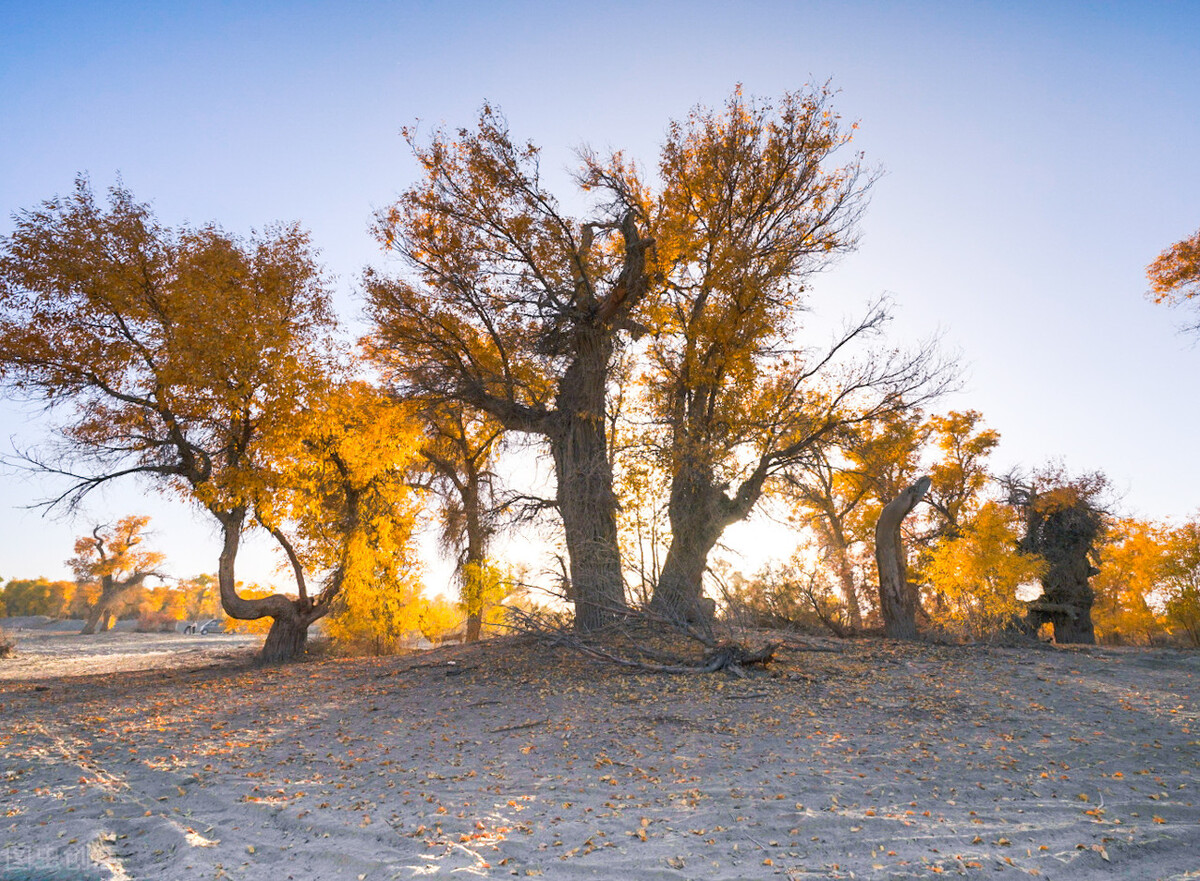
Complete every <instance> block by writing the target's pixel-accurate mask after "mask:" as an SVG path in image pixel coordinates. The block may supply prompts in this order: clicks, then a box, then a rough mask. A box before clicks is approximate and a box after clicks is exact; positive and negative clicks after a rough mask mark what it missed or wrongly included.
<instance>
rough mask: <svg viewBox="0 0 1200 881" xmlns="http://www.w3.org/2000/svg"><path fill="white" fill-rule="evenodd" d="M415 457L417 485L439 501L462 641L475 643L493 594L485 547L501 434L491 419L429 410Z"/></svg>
mask: <svg viewBox="0 0 1200 881" xmlns="http://www.w3.org/2000/svg"><path fill="white" fill-rule="evenodd" d="M425 422H426V430H425V433H426V441H425V444H424V446H423V447H422V449H421V458H422V459H423V460H424V461H425V463H426V464H427V466H428V472H427V473H428V480H426V481H423V485H424V486H425V487H426V488H427V489H429V490H431V491H432V492H433V493H435V494H436V495H437V497H438V498H439V500H440V509H441V518H442V546H443V548H444V549H446V550H448V551H450V552H451V553H452V554H453V555H454V563H455V566H454V571H455V575H456V576H457V578H458V581H459V595H460V599H461V601H462V605H463V609H464V611H465V612H466V613H467V629H466V641H467V642H476V641H478V640H479V635H480V629H481V627H482V624H483V617H484V611H485V610H484V606H485V605H486V604H487V602H488V601H489V599H494V597H489V596H488V594H489V593H492V594H494V591H493V590H489V588H490V587H491V586H492V585H493V582H494V581H495V578H494V573H493V572H492V571H491V569H490V567H489V565H488V555H487V551H488V543H489V542H490V540H491V538H492V535H493V533H494V532H495V528H496V523H495V521H496V517H497V514H498V512H499V505H498V504H497V502H496V500H495V496H494V478H495V475H494V474H493V472H492V470H491V465H492V461H493V459H494V457H495V454H496V447H497V445H498V444H499V441H500V437H501V434H502V432H503V429H502V428H501V427H500V426H499V425H498V424H497V423H496V422H495V420H493V419H490V418H487V417H485V416H479V415H476V414H473V413H471V412H469V411H467V410H465V409H464V408H463V407H461V406H453V405H448V404H443V405H441V406H437V405H434V406H432V407H431V408H429V409H427V411H426V413H425Z"/></svg>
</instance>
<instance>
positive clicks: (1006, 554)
mask: <svg viewBox="0 0 1200 881" xmlns="http://www.w3.org/2000/svg"><path fill="white" fill-rule="evenodd" d="M1013 520H1014V518H1013V511H1012V509H1011V508H1008V507H1007V506H1005V505H1002V504H1000V503H998V502H994V501H989V502H985V503H984V504H983V505H982V507H980V509H979V511H978V512H977V513H976V514H975V515H974V516H973V517H971V518H970V520H969V521H967V522H966V523H965V524H963V525H961V526H959V527H958V528H957V529H956V530H955V532H954V534H953V535H949V536H947V537H946V538H945V539H944V540H943V541H941V542H939V543H938V544H937V545H936V546H935V547H934V548H933V549H932V550H931V551H930V553H929V557H928V559H927V560H926V561H925V565H924V567H923V568H924V575H925V577H926V578H928V580H929V585H930V587H931V588H932V589H933V590H935V591H937V593H938V595H939V597H940V599H941V602H940V603H939V604H938V606H937V611H936V614H935V617H934V621H935V623H937V624H939V625H941V626H942V627H946V628H948V629H951V630H957V631H960V632H961V633H963V634H965V635H967V636H969V637H972V638H975V639H987V638H990V637H993V636H995V635H996V634H997V633H1000V632H1002V631H1004V630H1005V629H1007V628H1008V627H1009V626H1010V625H1011V624H1012V622H1013V621H1014V620H1015V619H1016V618H1017V616H1019V615H1020V613H1021V612H1022V611H1024V604H1023V603H1021V601H1020V600H1019V599H1018V598H1017V588H1018V587H1019V586H1020V585H1021V584H1024V583H1026V582H1029V581H1033V580H1035V579H1037V578H1040V577H1041V576H1042V575H1043V574H1044V572H1045V569H1046V562H1045V560H1043V559H1042V558H1040V557H1037V556H1034V555H1031V554H1022V553H1019V552H1018V551H1017V550H1016V548H1017V543H1018V540H1019V538H1020V536H1019V535H1018V532H1017V524H1016V523H1014V522H1013Z"/></svg>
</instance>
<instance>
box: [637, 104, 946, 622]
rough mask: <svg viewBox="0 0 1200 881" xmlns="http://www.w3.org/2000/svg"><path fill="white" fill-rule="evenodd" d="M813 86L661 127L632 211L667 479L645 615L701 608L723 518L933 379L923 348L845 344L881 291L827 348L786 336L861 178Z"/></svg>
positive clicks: (857, 196) (865, 178)
mask: <svg viewBox="0 0 1200 881" xmlns="http://www.w3.org/2000/svg"><path fill="white" fill-rule="evenodd" d="M829 99H830V91H829V90H828V89H827V88H822V89H810V90H806V91H802V92H797V93H792V94H786V95H784V96H783V98H782V99H780V101H779V102H778V106H777V107H776V106H773V105H771V104H770V103H765V102H755V101H752V100H747V99H745V98H744V97H743V96H742V94H741V92H740V90H738V91H735V92H734V94H733V95H732V96H731V97H730V98H729V100H728V101H727V102H726V104H725V107H724V108H723V109H722V110H719V111H713V110H710V109H707V108H697V109H696V110H693V111H692V113H691V114H690V115H689V116H688V118H687V119H686V120H685V121H683V122H676V123H674V124H672V126H671V127H670V130H669V133H668V137H667V142H666V144H665V145H664V147H663V150H662V155H661V159H660V163H659V172H660V176H661V178H662V181H663V184H662V190H661V193H660V194H659V196H658V197H657V199H656V200H655V201H654V203H653V205H652V206H651V207H648V208H647V209H646V213H647V215H648V216H650V217H651V222H650V229H651V232H652V234H653V236H654V238H655V241H656V242H657V246H658V258H659V268H660V271H661V272H662V276H663V283H662V285H661V286H660V287H658V288H656V290H655V296H654V297H653V298H652V302H651V304H650V306H649V307H648V313H649V314H650V315H651V316H652V319H653V323H652V328H653V331H654V336H653V340H652V342H651V344H650V359H651V362H652V371H651V377H650V384H649V386H650V387H649V390H648V395H649V398H650V402H651V408H652V414H653V416H652V418H653V420H654V422H655V424H656V426H661V433H662V437H661V438H660V440H659V448H660V449H661V450H662V456H663V458H664V460H665V468H666V469H667V471H668V473H669V475H670V498H669V501H668V516H669V519H670V524H671V536H672V538H671V544H670V547H669V549H668V551H667V555H666V558H665V560H664V561H663V567H662V573H661V575H660V577H659V579H658V584H657V587H656V590H655V592H654V598H653V601H652V604H651V605H652V606H653V607H654V608H655V609H656V611H658V612H659V613H660V614H664V615H668V616H671V617H674V618H679V619H686V620H692V621H706V620H707V619H708V618H709V617H710V616H711V608H709V607H708V605H707V604H706V603H705V602H704V600H703V577H704V573H705V570H706V567H707V559H708V555H709V553H710V551H711V550H712V548H713V547H714V546H715V544H716V542H717V541H718V540H719V538H720V536H721V534H722V533H723V532H724V530H725V529H726V527H728V526H729V525H730V524H732V523H735V522H737V521H738V520H741V519H744V518H745V517H747V516H748V515H749V513H750V511H751V510H752V509H753V508H754V506H755V505H756V504H757V503H758V501H759V499H760V498H761V497H762V495H763V494H764V492H766V491H768V490H769V489H770V484H772V483H773V482H775V481H776V480H777V478H779V477H780V476H781V475H782V474H783V473H785V472H786V471H787V470H788V469H790V468H793V467H795V466H797V465H799V464H800V463H801V462H803V461H804V460H805V459H807V458H808V457H810V456H811V455H812V454H813V451H814V450H816V449H819V448H820V447H821V446H822V445H824V444H828V443H831V442H832V441H833V439H834V436H835V435H836V433H837V432H838V431H839V430H840V429H842V428H844V427H845V426H848V425H853V424H857V423H862V422H869V421H871V420H874V419H878V418H881V417H883V416H884V415H886V414H888V413H892V412H896V411H897V410H899V409H903V408H906V407H909V406H913V405H915V404H919V403H920V401H921V400H922V399H923V398H925V397H926V396H928V394H929V393H931V392H932V391H934V390H935V389H936V387H937V386H938V384H939V382H938V371H937V370H936V368H935V367H934V365H933V364H932V352H931V351H930V350H929V349H925V350H922V351H920V352H917V353H915V354H911V355H905V354H896V355H894V356H893V355H888V354H882V353H878V352H876V353H870V352H868V353H867V354H866V356H865V357H863V358H861V359H860V360H859V361H858V362H857V363H855V362H853V361H850V360H849V359H848V358H846V355H847V354H848V352H849V351H850V350H851V349H852V347H853V346H855V345H856V344H860V343H863V342H865V341H866V340H867V339H868V338H870V337H872V336H873V335H875V334H876V333H878V332H879V331H880V330H881V329H882V327H883V326H884V325H885V324H886V322H887V320H888V311H887V308H886V305H885V304H882V303H878V304H876V305H875V306H874V307H872V308H871V309H870V310H869V311H868V312H867V314H866V316H865V317H864V318H863V319H862V320H861V321H859V322H857V323H854V324H852V325H851V326H850V327H849V328H847V329H846V330H845V331H844V332H843V333H841V334H840V335H838V336H836V337H835V339H834V342H833V343H832V345H830V346H828V347H827V348H824V349H813V348H807V347H805V346H804V345H803V344H802V343H801V342H800V339H799V331H800V330H801V327H802V323H801V321H800V319H801V316H802V315H803V313H804V304H803V299H802V293H803V291H804V289H805V285H806V283H807V281H808V279H809V278H810V277H811V276H812V275H813V274H814V273H816V272H818V271H819V270H821V269H822V268H824V267H825V266H826V265H827V264H828V263H829V261H830V259H831V258H833V257H835V256H837V255H838V254H841V253H844V252H845V251H847V250H849V249H851V248H852V247H853V246H854V244H855V241H856V233H855V227H856V223H857V220H858V218H859V216H860V214H861V212H862V210H863V207H864V205H865V196H866V192H867V189H868V188H869V185H870V182H871V175H870V174H869V173H868V172H867V171H865V170H864V168H863V166H862V161H861V158H860V157H857V156H855V157H851V158H850V159H849V160H848V161H847V162H845V163H844V164H842V165H840V166H837V165H835V164H834V163H835V161H836V159H837V156H838V154H839V151H840V150H842V149H843V148H845V147H846V146H847V144H848V143H849V141H850V138H851V132H850V131H844V130H843V129H842V128H841V126H840V122H839V119H838V117H837V116H836V115H835V114H834V113H833V111H832V110H831V109H830V108H829ZM852 128H853V127H851V129H852Z"/></svg>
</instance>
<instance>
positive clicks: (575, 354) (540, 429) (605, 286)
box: [366, 107, 653, 630]
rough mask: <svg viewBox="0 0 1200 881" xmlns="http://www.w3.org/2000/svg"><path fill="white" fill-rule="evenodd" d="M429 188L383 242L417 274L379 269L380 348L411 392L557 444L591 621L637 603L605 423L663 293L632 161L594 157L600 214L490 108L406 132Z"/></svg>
mask: <svg viewBox="0 0 1200 881" xmlns="http://www.w3.org/2000/svg"><path fill="white" fill-rule="evenodd" d="M406 135H407V138H408V142H409V145H410V146H411V148H412V150H413V153H414V154H415V156H416V158H417V159H418V160H419V162H420V163H421V166H422V168H423V169H424V177H423V179H422V180H420V181H419V182H417V183H416V184H414V185H413V186H412V187H410V188H409V189H408V190H407V191H406V192H405V193H404V194H403V195H402V196H401V197H400V199H399V200H398V201H397V202H396V203H395V204H394V205H393V206H392V207H391V208H389V209H387V210H386V211H384V212H381V214H380V216H379V219H378V224H377V234H378V236H379V238H380V240H381V242H382V243H383V244H384V246H385V247H386V248H388V249H389V250H390V251H392V252H393V253H395V254H397V255H399V257H400V258H401V259H402V261H403V263H404V265H405V267H406V270H407V272H408V274H407V276H406V277H404V278H393V279H388V278H384V277H383V276H381V275H379V274H376V273H368V274H367V278H366V291H367V296H368V300H369V304H370V312H371V315H372V318H373V321H374V325H375V329H374V332H373V334H372V343H373V348H374V352H375V354H376V357H377V359H378V361H379V362H380V364H381V365H382V366H383V368H384V370H385V372H386V374H387V376H388V377H389V379H390V380H391V382H392V383H393V385H394V387H395V388H396V390H397V391H398V392H399V393H400V394H401V395H403V396H410V395H416V396H419V397H423V398H427V399H431V400H434V401H437V400H446V401H453V402H456V403H459V404H462V405H465V406H468V407H472V408H474V409H477V410H480V411H483V412H485V413H487V414H489V415H490V416H491V417H492V418H493V419H494V420H496V421H497V422H498V423H499V424H500V425H501V426H503V427H504V428H505V429H507V430H512V431H519V432H525V433H528V434H532V435H535V436H537V437H540V438H543V439H544V440H545V441H546V442H547V443H548V444H549V448H550V453H551V456H552V458H553V461H554V470H555V477H556V479H557V488H556V502H557V506H558V512H559V515H560V516H561V518H562V522H563V527H564V530H565V534H566V542H567V551H568V555H569V557H570V572H571V585H572V589H573V599H574V602H575V613H576V626H577V627H578V628H580V629H582V630H592V629H595V628H597V627H599V626H601V625H602V624H603V623H605V622H606V621H608V620H609V619H610V617H611V615H612V613H613V611H614V610H617V609H620V608H621V607H623V606H624V603H625V588H624V580H623V576H622V572H621V559H620V553H619V549H618V543H617V525H616V498H615V495H614V492H613V477H612V468H611V463H610V461H609V457H608V450H607V437H606V433H605V422H604V417H605V413H606V409H607V405H606V399H607V394H608V381H609V378H610V367H611V363H612V359H613V355H614V352H615V350H616V349H617V348H618V346H619V345H620V344H621V341H622V338H623V336H624V335H625V334H626V333H627V332H629V331H630V330H633V329H635V327H636V321H635V315H636V310H637V309H638V307H639V305H640V303H641V301H642V299H643V297H644V296H645V294H646V292H647V290H648V289H649V286H650V274H651V272H652V271H653V268H652V263H653V241H652V240H651V239H650V238H648V237H647V236H646V235H645V234H644V233H643V231H642V230H641V229H640V228H639V215H638V213H637V210H636V199H635V198H634V196H635V192H634V188H635V187H636V182H635V181H633V178H632V173H631V172H630V171H629V170H628V169H627V168H626V167H625V166H624V165H623V164H622V163H621V161H620V159H619V157H615V158H614V159H613V160H612V161H610V162H607V163H601V162H599V161H597V160H594V159H592V160H589V161H588V162H587V163H586V166H585V169H584V171H583V172H582V174H581V177H580V183H581V184H582V185H583V186H584V188H585V189H587V190H588V191H589V192H592V193H595V194H598V195H599V196H600V197H601V201H600V202H599V207H598V208H597V210H596V211H595V212H594V213H593V215H592V218H591V219H589V220H586V221H581V220H577V219H574V218H572V217H569V216H567V215H566V214H564V213H563V212H562V211H561V209H560V208H559V206H558V203H557V201H556V200H555V198H554V197H553V195H551V193H550V192H549V191H548V190H547V189H546V188H545V186H544V185H543V183H542V181H541V179H540V176H539V169H538V150H537V148H536V147H534V146H533V145H532V144H524V145H520V144H516V143H514V142H513V140H512V139H511V137H510V136H509V133H508V130H507V124H506V123H505V121H504V119H503V117H502V116H501V115H500V114H499V113H497V112H496V111H494V110H492V109H491V108H490V107H484V108H483V111H482V112H481V114H480V118H479V125H478V127H477V128H476V129H475V130H474V131H468V130H465V129H463V130H460V131H459V132H458V133H457V137H456V138H451V137H450V136H448V135H447V134H446V133H445V132H437V133H435V134H434V135H433V137H432V139H431V140H430V141H429V142H428V143H427V144H420V143H418V142H417V139H416V136H415V133H413V132H412V131H408V132H407V133H406Z"/></svg>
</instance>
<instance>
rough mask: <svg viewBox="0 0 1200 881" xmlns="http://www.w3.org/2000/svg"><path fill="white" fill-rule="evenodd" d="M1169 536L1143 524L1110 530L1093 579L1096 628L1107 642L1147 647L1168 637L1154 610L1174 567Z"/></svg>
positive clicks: (1130, 523)
mask: <svg viewBox="0 0 1200 881" xmlns="http://www.w3.org/2000/svg"><path fill="white" fill-rule="evenodd" d="M1167 541H1168V535H1167V532H1166V530H1164V529H1163V528H1162V527H1160V526H1157V525H1155V524H1153V523H1147V522H1145V521H1141V520H1133V519H1126V520H1117V521H1114V522H1113V523H1111V524H1110V525H1109V528H1108V534H1107V537H1106V540H1105V542H1104V544H1103V545H1102V546H1101V547H1100V549H1099V553H1100V564H1099V569H1100V572H1099V574H1097V575H1096V576H1094V577H1093V578H1092V581H1091V584H1092V590H1093V591H1095V594H1096V602H1095V605H1094V606H1093V607H1092V622H1093V624H1094V625H1095V628H1096V636H1097V638H1099V639H1100V640H1101V641H1102V642H1113V643H1125V642H1132V643H1138V644H1146V643H1148V642H1150V641H1151V640H1152V639H1153V638H1154V636H1155V635H1156V634H1160V633H1163V632H1164V627H1163V623H1162V620H1161V619H1160V617H1159V616H1158V615H1156V614H1155V612H1154V610H1153V609H1152V608H1151V602H1152V601H1153V600H1154V599H1155V593H1156V592H1157V591H1158V589H1159V586H1160V582H1161V581H1162V579H1163V577H1164V576H1165V574H1166V567H1167V564H1168V552H1169V551H1168V547H1167Z"/></svg>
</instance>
